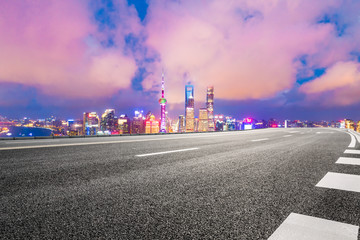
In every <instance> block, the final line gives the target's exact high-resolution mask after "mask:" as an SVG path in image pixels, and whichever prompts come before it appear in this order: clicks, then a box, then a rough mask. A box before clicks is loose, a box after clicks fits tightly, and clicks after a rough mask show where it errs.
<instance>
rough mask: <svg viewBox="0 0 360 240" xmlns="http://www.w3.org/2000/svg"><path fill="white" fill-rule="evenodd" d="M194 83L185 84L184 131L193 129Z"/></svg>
mask: <svg viewBox="0 0 360 240" xmlns="http://www.w3.org/2000/svg"><path fill="white" fill-rule="evenodd" d="M194 117H195V113H194V85H190V84H187V85H185V131H186V132H194V131H195V119H194Z"/></svg>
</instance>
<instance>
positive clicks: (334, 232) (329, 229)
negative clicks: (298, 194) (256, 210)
mask: <svg viewBox="0 0 360 240" xmlns="http://www.w3.org/2000/svg"><path fill="white" fill-rule="evenodd" d="M358 231H359V227H358V226H355V225H351V224H347V223H341V222H335V221H331V220H327V219H323V218H317V217H311V216H306V215H302V214H297V213H291V214H290V215H289V216H288V217H287V218H286V219H285V221H284V222H283V223H282V224H281V225H280V226H279V227H278V228H277V229H276V231H275V232H274V233H273V234H272V235H271V236H270V237H269V238H268V240H340V239H341V240H357V239H358Z"/></svg>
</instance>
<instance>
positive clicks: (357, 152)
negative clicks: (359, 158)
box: [344, 149, 360, 154]
mask: <svg viewBox="0 0 360 240" xmlns="http://www.w3.org/2000/svg"><path fill="white" fill-rule="evenodd" d="M344 153H350V154H360V150H352V149H346V150H345V152H344Z"/></svg>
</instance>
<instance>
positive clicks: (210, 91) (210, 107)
mask: <svg viewBox="0 0 360 240" xmlns="http://www.w3.org/2000/svg"><path fill="white" fill-rule="evenodd" d="M206 108H207V111H208V118H209V121H208V124H209V131H215V124H214V87H213V86H209V87H207V94H206Z"/></svg>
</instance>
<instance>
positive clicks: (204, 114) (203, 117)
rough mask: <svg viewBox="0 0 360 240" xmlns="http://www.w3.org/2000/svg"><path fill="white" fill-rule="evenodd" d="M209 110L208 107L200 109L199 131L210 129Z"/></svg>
mask: <svg viewBox="0 0 360 240" xmlns="http://www.w3.org/2000/svg"><path fill="white" fill-rule="evenodd" d="M208 127H209V124H208V110H207V109H206V108H200V109H199V130H198V131H199V132H207V131H208Z"/></svg>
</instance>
